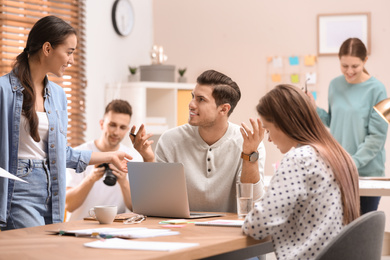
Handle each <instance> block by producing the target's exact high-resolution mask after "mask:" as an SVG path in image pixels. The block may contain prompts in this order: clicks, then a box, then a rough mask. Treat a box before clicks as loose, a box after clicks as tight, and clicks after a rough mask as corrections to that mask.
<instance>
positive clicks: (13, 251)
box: [0, 213, 273, 260]
mask: <svg viewBox="0 0 390 260" xmlns="http://www.w3.org/2000/svg"><path fill="white" fill-rule="evenodd" d="M222 218H223V219H237V215H236V214H230V213H228V214H227V215H226V216H225V217H222ZM212 219H221V217H219V218H207V219H199V221H206V220H212ZM162 220H166V218H151V217H149V218H147V219H146V220H145V221H144V222H142V223H140V224H133V225H125V224H123V223H117V222H115V223H112V224H110V225H100V224H98V222H96V221H73V222H66V223H59V224H52V225H46V226H40V227H33V228H23V229H18V230H12V231H2V232H0V259H39V260H44V259H50V260H53V259H56V260H57V259H72V260H75V259H91V260H92V259H93V260H96V259H113V260H120V259H126V260H128V259H202V258H209V257H211V258H210V259H243V258H249V257H252V256H256V255H262V254H267V253H270V252H272V251H273V247H272V243H271V241H270V239H269V238H267V239H264V240H260V241H259V240H254V239H252V238H250V237H247V236H245V235H243V233H242V231H241V228H239V227H215V226H195V225H194V224H186V225H185V227H183V228H171V229H172V230H175V231H179V232H180V234H179V235H173V236H165V237H155V238H147V239H137V241H166V242H188V243H199V246H195V247H191V248H188V249H181V250H176V251H171V252H161V251H159V252H157V251H135V250H117V249H95V248H87V247H85V246H84V243H87V242H92V241H95V240H96V238H85V237H72V236H58V235H51V234H49V232H47V231H53V230H76V229H89V228H101V227H111V228H112V227H113V228H128V227H133V226H134V227H148V228H163V227H161V225H160V224H158V222H160V221H162Z"/></svg>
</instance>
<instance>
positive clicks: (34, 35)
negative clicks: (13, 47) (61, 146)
mask: <svg viewBox="0 0 390 260" xmlns="http://www.w3.org/2000/svg"><path fill="white" fill-rule="evenodd" d="M70 34H75V35H76V31H75V29H73V27H72V26H70V25H69V24H68V23H66V22H65V21H64V20H62V19H60V18H58V17H56V16H46V17H43V18H41V19H40V20H39V21H37V22H36V23H35V24H34V26H33V27H32V29H31V31H30V33H29V34H28V38H27V43H26V48H24V50H23V52H22V53H20V54H19V55H18V56H17V57H16V60H15V63H14V65H13V69H12V71H13V72H14V74H15V75H16V77H17V78H18V79H19V80H20V82H21V84H22V86H23V87H24V90H23V107H22V110H23V113H24V115H25V117H26V118H27V120H28V122H29V125H30V135H31V137H32V138H33V139H34V141H35V142H39V141H40V140H41V138H40V136H39V133H38V124H39V121H38V116H37V114H36V111H35V97H36V95H42V96H43V95H44V93H35V90H34V86H33V83H32V79H31V75H30V67H29V64H28V60H29V59H30V58H33V57H35V56H36V55H38V53H39V52H40V51H41V50H42V46H43V44H44V43H45V42H49V43H50V44H51V46H52V47H53V48H55V47H56V46H58V45H60V44H62V43H63V42H64V41H65V40H66V38H67V37H68V36H69V35H70ZM43 91H45V89H44V90H43Z"/></svg>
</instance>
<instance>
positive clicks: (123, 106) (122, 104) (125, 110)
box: [104, 99, 133, 117]
mask: <svg viewBox="0 0 390 260" xmlns="http://www.w3.org/2000/svg"><path fill="white" fill-rule="evenodd" d="M110 111H112V112H114V113H119V114H127V115H129V116H130V117H131V116H132V115H133V109H132V108H131V105H130V104H129V102H127V101H126V100H121V99H114V100H113V101H111V102H110V103H109V104H108V105H107V106H106V110H105V112H104V115H106V114H107V113H108V112H110Z"/></svg>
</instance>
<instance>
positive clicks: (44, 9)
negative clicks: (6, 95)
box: [0, 0, 87, 147]
mask: <svg viewBox="0 0 390 260" xmlns="http://www.w3.org/2000/svg"><path fill="white" fill-rule="evenodd" d="M84 1H85V0H61V1H52V0H26V1H15V0H1V1H0V75H5V74H7V73H9V72H10V71H11V69H12V64H13V62H14V61H15V58H16V56H17V55H18V54H19V53H21V52H22V51H23V49H24V47H25V45H26V41H27V36H28V33H29V31H30V30H31V28H32V26H33V25H34V24H35V22H37V21H38V20H39V19H40V18H42V17H44V16H47V15H55V16H58V17H60V18H61V19H63V20H64V21H66V22H68V23H69V24H70V25H71V26H72V27H73V28H75V29H76V30H77V32H78V35H77V36H78V37H77V49H76V51H75V52H74V64H73V65H72V66H71V67H68V68H67V69H66V70H65V73H64V75H63V76H62V77H60V78H59V77H56V76H54V75H48V76H49V80H51V81H53V82H55V83H57V84H58V85H60V86H61V87H63V89H64V90H65V93H66V96H67V100H68V114H69V122H68V145H70V146H72V147H74V146H77V145H80V144H82V143H83V142H84V137H85V135H84V132H85V130H86V122H85V88H86V85H87V84H86V83H87V81H86V73H85V2H84Z"/></svg>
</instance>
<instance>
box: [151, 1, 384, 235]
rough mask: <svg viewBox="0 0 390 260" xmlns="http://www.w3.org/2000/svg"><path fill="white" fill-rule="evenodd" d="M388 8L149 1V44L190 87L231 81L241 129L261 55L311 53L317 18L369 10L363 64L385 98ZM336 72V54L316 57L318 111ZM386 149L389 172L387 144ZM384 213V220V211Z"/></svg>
mask: <svg viewBox="0 0 390 260" xmlns="http://www.w3.org/2000/svg"><path fill="white" fill-rule="evenodd" d="M389 9H390V1H388V0H373V1H367V0H365V1H363V0H343V1H340V0H337V1H336V0H328V1H319V0H294V1H291V0H274V1H266V0H245V1H238V0H186V1H182V0H154V1H153V19H154V42H155V44H159V45H162V46H164V49H165V51H166V54H167V55H168V62H167V63H168V64H174V65H176V67H187V68H188V70H187V72H186V75H187V78H188V79H189V82H194V81H195V80H196V77H197V76H198V75H199V74H200V73H201V72H202V71H204V70H206V69H210V68H213V69H216V70H219V71H221V72H223V73H225V74H227V75H229V76H230V77H232V78H233V79H234V80H235V81H237V83H238V84H239V86H240V87H241V90H242V100H241V101H240V103H239V104H238V106H237V108H236V110H235V112H234V113H233V114H232V116H231V121H232V122H234V123H237V124H239V123H241V122H242V121H244V122H248V118H249V117H256V111H255V105H256V104H257V101H258V100H259V98H260V97H261V96H262V95H264V94H265V92H266V85H265V84H266V79H265V75H266V57H268V56H273V55H282V56H290V55H307V54H316V52H317V14H323V13H354V12H355V13H356V12H371V35H372V37H371V43H372V45H371V55H370V56H369V60H368V62H367V66H366V67H367V70H368V71H369V72H370V73H371V75H373V76H375V77H377V78H378V79H379V80H381V81H382V82H383V83H384V84H385V86H386V87H387V91H388V93H389V94H390V69H389V67H390V66H389V65H388V64H387V61H389V60H390V51H389V46H390V16H389V15H388V10H389ZM339 74H340V70H339V63H338V59H337V57H336V56H331V57H319V58H318V84H319V86H320V90H319V100H318V104H319V105H320V106H322V107H327V87H328V84H329V81H330V80H331V79H332V78H333V77H335V76H338V75H339ZM266 148H267V161H266V174H272V167H271V164H272V163H273V162H275V161H278V160H279V159H280V158H281V154H280V153H279V151H278V150H276V149H275V148H274V146H273V145H270V144H268V143H266ZM386 149H387V151H388V156H387V164H386V168H387V169H389V166H390V142H389V141H387V143H386ZM387 175H388V176H390V172H388V173H387ZM386 205H390V199H389V198H382V202H381V206H380V207H381V209H384V208H385V207H386ZM387 215H388V219H389V220H390V211H389V214H387ZM387 229H390V222H389V223H388V225H387Z"/></svg>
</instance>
